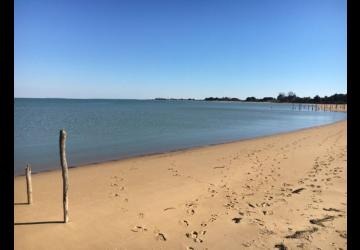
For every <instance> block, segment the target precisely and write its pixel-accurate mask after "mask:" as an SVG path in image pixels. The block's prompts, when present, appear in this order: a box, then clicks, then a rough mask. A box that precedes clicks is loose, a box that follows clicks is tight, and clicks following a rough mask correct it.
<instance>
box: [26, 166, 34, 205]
mask: <svg viewBox="0 0 360 250" xmlns="http://www.w3.org/2000/svg"><path fill="white" fill-rule="evenodd" d="M25 176H26V193H27V201H28V204H32V183H31V167H30V165H29V164H27V166H26V168H25Z"/></svg>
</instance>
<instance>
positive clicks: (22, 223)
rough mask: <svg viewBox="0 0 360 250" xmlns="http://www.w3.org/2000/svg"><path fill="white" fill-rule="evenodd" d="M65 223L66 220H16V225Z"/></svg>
mask: <svg viewBox="0 0 360 250" xmlns="http://www.w3.org/2000/svg"><path fill="white" fill-rule="evenodd" d="M58 223H65V221H63V220H62V221H60V220H58V221H35V222H15V223H14V226H24V225H40V224H58Z"/></svg>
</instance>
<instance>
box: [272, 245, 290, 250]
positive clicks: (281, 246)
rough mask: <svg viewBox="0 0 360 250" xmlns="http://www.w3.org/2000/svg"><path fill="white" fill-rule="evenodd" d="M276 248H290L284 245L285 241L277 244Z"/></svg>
mask: <svg viewBox="0 0 360 250" xmlns="http://www.w3.org/2000/svg"><path fill="white" fill-rule="evenodd" d="M275 248H278V249H279V250H287V249H288V248H287V247H286V246H285V245H284V243H280V244H276V245H275Z"/></svg>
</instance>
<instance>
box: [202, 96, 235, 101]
mask: <svg viewBox="0 0 360 250" xmlns="http://www.w3.org/2000/svg"><path fill="white" fill-rule="evenodd" d="M204 100H205V101H241V100H240V99H239V98H230V97H221V98H219V97H206V98H205V99H204Z"/></svg>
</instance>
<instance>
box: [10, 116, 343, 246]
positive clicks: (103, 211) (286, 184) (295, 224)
mask: <svg viewBox="0 0 360 250" xmlns="http://www.w3.org/2000/svg"><path fill="white" fill-rule="evenodd" d="M346 126H347V122H346V121H342V122H338V123H335V124H331V125H327V126H322V127H317V128H311V129H306V130H301V131H297V132H293V133H287V134H281V135H274V136H269V137H263V138H258V139H252V140H246V141H239V142H234V143H228V144H222V145H216V146H208V147H203V148H197V149H191V150H186V151H181V152H174V153H166V154H161V155H153V156H146V157H138V158H133V159H127V160H121V161H113V162H107V163H101V164H94V165H89V166H85V167H80V168H73V169H70V171H69V177H70V190H69V192H70V204H69V208H70V222H69V223H68V224H63V223H56V222H57V221H61V220H62V193H61V192H62V182H61V172H60V171H52V172H46V173H41V174H35V175H33V204H32V205H25V204H22V203H25V202H26V187H25V178H24V177H23V176H22V177H15V186H14V189H15V197H14V199H15V204H14V212H15V218H14V221H15V225H14V230H15V232H14V237H15V242H14V244H15V249H37V250H39V249H285V248H282V246H286V247H287V248H288V249H299V248H300V249H301V248H303V249H346V248H347V240H346V237H347V229H346V227H347V223H346V217H347V213H346V208H347V198H346V195H347V188H346V172H347V167H346V166H347V129H346ZM69 160H70V162H71V156H69ZM22 223H23V224H22ZM281 244H283V245H281ZM275 246H277V247H275Z"/></svg>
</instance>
